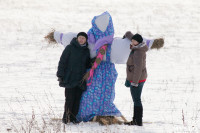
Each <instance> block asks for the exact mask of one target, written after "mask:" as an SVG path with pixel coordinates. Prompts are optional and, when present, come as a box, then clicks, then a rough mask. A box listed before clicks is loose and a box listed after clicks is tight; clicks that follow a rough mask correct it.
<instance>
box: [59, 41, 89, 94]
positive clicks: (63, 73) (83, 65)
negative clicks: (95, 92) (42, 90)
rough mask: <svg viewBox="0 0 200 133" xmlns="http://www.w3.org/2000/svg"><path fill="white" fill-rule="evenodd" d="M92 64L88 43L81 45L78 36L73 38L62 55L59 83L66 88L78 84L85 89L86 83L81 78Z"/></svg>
mask: <svg viewBox="0 0 200 133" xmlns="http://www.w3.org/2000/svg"><path fill="white" fill-rule="evenodd" d="M90 66H91V63H90V52H89V49H88V43H86V46H80V44H79V43H78V42H77V38H73V39H72V41H71V42H70V44H69V45H68V46H67V47H66V48H65V50H64V51H63V53H62V55H61V57H60V61H59V64H58V71H57V77H59V78H61V79H62V80H61V82H60V83H59V85H60V86H61V87H65V88H74V87H76V86H78V87H80V88H81V89H83V90H85V89H86V83H85V82H84V83H83V84H82V83H81V80H82V78H83V76H84V74H85V73H86V70H87V69H88V68H89V67H90Z"/></svg>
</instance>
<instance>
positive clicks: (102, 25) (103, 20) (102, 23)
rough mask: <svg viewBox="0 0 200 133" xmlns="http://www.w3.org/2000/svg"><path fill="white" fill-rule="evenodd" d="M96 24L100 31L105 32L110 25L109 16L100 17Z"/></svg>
mask: <svg viewBox="0 0 200 133" xmlns="http://www.w3.org/2000/svg"><path fill="white" fill-rule="evenodd" d="M95 24H96V25H97V27H98V28H99V30H101V31H102V32H105V31H106V29H107V27H108V24H109V15H108V14H104V15H101V16H98V17H97V18H96V20H95Z"/></svg>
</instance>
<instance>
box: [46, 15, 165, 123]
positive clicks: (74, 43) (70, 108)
mask: <svg viewBox="0 0 200 133" xmlns="http://www.w3.org/2000/svg"><path fill="white" fill-rule="evenodd" d="M52 37H53V38H52ZM113 37H114V27H113V23H112V18H111V16H110V14H109V13H108V12H104V13H103V14H101V15H99V16H95V17H94V18H93V20H92V28H91V29H90V30H89V31H88V32H87V33H85V32H79V33H78V34H73V33H69V34H63V33H60V32H52V33H50V34H49V35H47V36H46V38H47V39H49V40H53V42H57V43H61V44H63V45H64V46H66V47H65V49H64V51H63V53H62V55H61V57H60V61H59V63H58V71H57V77H58V81H59V85H60V86H61V87H64V88H65V107H64V114H63V118H62V122H63V123H65V124H67V123H70V122H72V123H79V122H81V121H84V122H88V121H98V122H100V123H101V124H116V123H118V124H122V123H124V124H126V125H138V126H142V125H143V122H142V117H143V106H142V102H141V93H142V88H143V86H144V83H145V81H146V79H147V70H146V52H147V51H148V49H150V48H152V47H155V48H157V49H158V48H161V47H163V43H164V41H163V39H155V40H153V39H152V40H148V39H145V38H143V37H142V36H141V35H140V34H135V35H133V34H132V33H131V32H130V31H128V32H126V33H125V35H124V36H123V38H120V39H118V40H117V39H114V38H113ZM123 42H124V44H123ZM64 43H65V44H64ZM127 43H129V44H130V45H127ZM117 47H118V48H117ZM123 49H124V51H123ZM121 50H122V51H121ZM123 52H124V53H123ZM119 56H121V57H120V58H119ZM122 57H123V58H122ZM125 58H126V59H125ZM120 59H121V60H120ZM125 60H126V61H125ZM125 62H126V66H127V67H126V72H127V77H126V80H125V86H126V87H130V92H131V96H132V99H133V103H134V109H133V119H132V121H130V122H127V121H126V119H125V118H124V117H123V116H122V114H121V112H120V111H119V110H118V109H117V107H116V106H115V104H114V103H113V101H114V97H115V82H116V79H117V75H118V74H117V71H116V69H115V63H125ZM116 117H122V119H123V120H124V121H125V122H122V121H120V120H118V119H116Z"/></svg>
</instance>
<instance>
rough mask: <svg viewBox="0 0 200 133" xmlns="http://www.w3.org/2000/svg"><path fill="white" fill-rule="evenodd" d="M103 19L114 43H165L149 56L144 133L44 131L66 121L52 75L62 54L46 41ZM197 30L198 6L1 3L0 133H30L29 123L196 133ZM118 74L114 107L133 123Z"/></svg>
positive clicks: (157, 0) (191, 1) (139, 0)
mask: <svg viewBox="0 0 200 133" xmlns="http://www.w3.org/2000/svg"><path fill="white" fill-rule="evenodd" d="M104 11H108V12H109V13H110V14H111V15H112V18H113V23H114V27H115V36H116V37H122V36H123V34H124V33H125V32H126V31H127V30H131V31H132V32H133V33H136V32H139V33H141V34H142V35H143V36H145V37H147V38H158V37H164V38H165V47H164V48H163V49H161V50H159V51H157V50H152V51H149V52H148V54H147V69H148V80H147V82H146V83H145V86H144V88H143V93H142V101H143V106H144V117H143V120H144V122H145V123H144V126H143V127H138V126H125V125H111V126H100V125H98V124H97V123H80V124H79V125H72V124H70V125H66V126H65V128H64V126H63V125H62V124H61V123H60V122H57V127H56V129H55V124H49V125H48V124H47V126H49V127H44V126H45V124H44V121H45V122H47V123H49V121H52V119H50V118H61V115H62V113H63V105H64V89H63V88H60V87H59V86H58V82H57V78H56V76H55V74H56V71H57V64H58V60H59V58H60V55H61V53H62V51H63V49H64V48H63V46H61V45H55V46H49V45H48V44H47V42H46V41H45V40H44V38H43V37H44V36H45V35H46V34H47V33H48V32H49V31H50V30H51V28H54V29H56V30H59V31H63V32H70V31H72V32H79V31H85V32H87V31H88V29H89V28H90V26H91V20H92V18H93V16H95V15H99V14H101V13H103V12H104ZM199 24H200V1H199V0H184V1H183V0H167V1H161V0H148V1H147V0H96V1H94V0H4V1H3V0H0V31H1V32H0V132H8V131H11V132H17V131H18V132H21V131H24V130H27V131H28V129H23V128H22V127H24V128H26V127H29V128H30V127H31V124H30V123H31V120H32V121H33V120H34V122H35V123H34V124H35V125H38V126H37V127H38V129H36V128H35V130H37V132H39V131H42V128H43V129H45V130H46V131H48V132H50V131H51V132H61V131H66V132H87V133H90V132H91V133H92V132H96V133H100V132H109V133H113V132H115V133H117V132H128V133H131V132H138V133H139V132H143V133H154V132H156V133H160V132H192V133H194V132H195V133H196V132H200V124H199V123H200V98H199V95H200V83H199V82H200V76H199V68H200V52H199V51H200V46H199V44H200V26H199ZM116 68H117V71H118V74H119V75H118V79H117V82H116V96H115V104H116V106H117V107H118V108H119V110H120V111H121V112H122V113H123V114H124V116H125V117H126V118H127V119H128V120H131V117H132V108H133V103H132V99H131V95H130V90H129V89H128V88H126V87H125V86H124V81H125V77H126V73H125V68H126V67H125V64H124V65H116ZM41 123H43V125H42V124H41ZM34 124H33V123H32V125H34ZM59 124H60V125H59ZM51 126H52V127H51ZM53 126H54V127H53ZM39 128H41V129H39ZM31 132H35V131H33V130H32V131H31Z"/></svg>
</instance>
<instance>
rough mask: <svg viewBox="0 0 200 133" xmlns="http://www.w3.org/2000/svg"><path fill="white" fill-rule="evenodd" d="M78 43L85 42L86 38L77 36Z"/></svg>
mask: <svg viewBox="0 0 200 133" xmlns="http://www.w3.org/2000/svg"><path fill="white" fill-rule="evenodd" d="M77 40H78V43H79V44H81V45H83V44H85V43H86V38H85V37H84V36H78V39H77Z"/></svg>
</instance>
